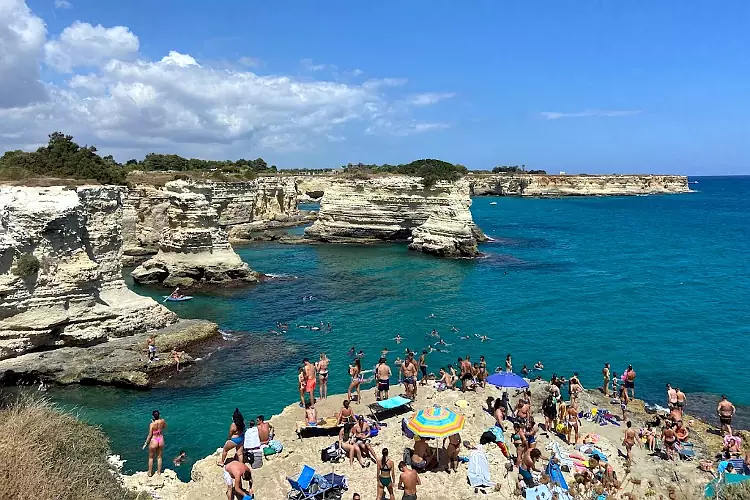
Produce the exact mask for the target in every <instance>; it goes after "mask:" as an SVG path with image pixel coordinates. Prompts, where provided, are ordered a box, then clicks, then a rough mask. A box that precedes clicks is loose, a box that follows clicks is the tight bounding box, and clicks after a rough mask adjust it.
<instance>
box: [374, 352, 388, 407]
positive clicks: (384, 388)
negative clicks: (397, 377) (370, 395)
mask: <svg viewBox="0 0 750 500" xmlns="http://www.w3.org/2000/svg"><path fill="white" fill-rule="evenodd" d="M375 372H376V373H375V376H376V380H377V384H378V400H379V401H382V400H384V399H388V393H389V391H390V388H391V367H390V366H388V363H386V360H385V357H382V358H380V361H379V362H378V366H377V367H376V369H375Z"/></svg>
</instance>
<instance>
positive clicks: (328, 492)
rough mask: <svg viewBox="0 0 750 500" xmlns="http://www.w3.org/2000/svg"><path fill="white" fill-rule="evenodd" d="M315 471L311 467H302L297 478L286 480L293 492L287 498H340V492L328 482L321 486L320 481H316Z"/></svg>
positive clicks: (317, 499)
mask: <svg viewBox="0 0 750 500" xmlns="http://www.w3.org/2000/svg"><path fill="white" fill-rule="evenodd" d="M314 477H315V469H313V468H312V467H310V466H309V465H305V466H304V467H302V472H300V473H299V474H298V475H297V476H296V477H288V478H286V479H287V481H289V485H290V486H291V487H292V491H290V492H289V494H288V495H287V498H288V499H289V500H313V499H314V500H333V499H334V498H340V495H337V494H336V492H337V491H339V492H340V490H339V489H338V488H334V487H333V486H332V485H330V484H329V483H328V482H326V484H324V485H321V484H320V483H319V482H318V481H315V480H314Z"/></svg>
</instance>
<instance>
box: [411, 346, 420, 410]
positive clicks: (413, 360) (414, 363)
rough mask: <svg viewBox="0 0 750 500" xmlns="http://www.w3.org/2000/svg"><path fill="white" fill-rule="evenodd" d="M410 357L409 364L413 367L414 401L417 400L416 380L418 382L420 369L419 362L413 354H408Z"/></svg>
mask: <svg viewBox="0 0 750 500" xmlns="http://www.w3.org/2000/svg"><path fill="white" fill-rule="evenodd" d="M410 356H411V364H412V366H413V367H414V387H413V389H414V399H416V398H417V380H419V370H420V367H419V360H417V359H416V358H415V357H414V353H413V352H412V353H411V354H410Z"/></svg>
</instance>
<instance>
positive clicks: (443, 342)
mask: <svg viewBox="0 0 750 500" xmlns="http://www.w3.org/2000/svg"><path fill="white" fill-rule="evenodd" d="M433 345H444V346H449V345H453V344H448V343H447V342H446V341H445V340H443V339H440V340H438V341H437V342H435V343H434V344H433Z"/></svg>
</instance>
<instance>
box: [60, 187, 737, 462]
mask: <svg viewBox="0 0 750 500" xmlns="http://www.w3.org/2000/svg"><path fill="white" fill-rule="evenodd" d="M697 179H698V181H699V184H697V185H692V184H691V187H692V188H694V189H697V190H699V192H696V193H691V194H686V195H673V196H649V197H624V198H563V199H517V198H476V199H475V200H474V205H473V207H472V212H473V213H474V218H475V220H476V222H477V223H478V224H479V225H480V227H482V229H484V231H485V232H486V233H487V234H488V235H489V236H491V237H492V238H494V239H495V241H494V242H490V243H487V244H484V245H482V247H481V250H482V251H483V252H484V253H485V254H486V257H485V258H482V259H477V260H441V259H436V258H432V257H429V256H425V255H421V254H417V253H412V252H409V251H408V250H407V249H406V245H403V244H384V245H376V246H361V247H358V246H331V245H316V246H304V245H303V246H285V245H278V244H262V245H254V246H248V247H244V248H243V247H240V248H238V252H239V253H240V255H241V256H242V257H243V259H245V260H246V261H247V262H248V263H249V264H250V265H251V267H253V268H254V269H256V270H259V271H262V272H265V273H272V274H275V275H279V276H280V275H291V276H295V277H296V278H294V279H278V280H273V281H271V282H267V283H264V284H262V285H258V286H255V287H252V288H249V289H246V290H243V291H236V292H227V293H225V294H223V295H222V296H214V297H204V296H197V297H196V298H195V299H194V300H193V301H191V302H186V303H170V304H168V306H169V307H171V308H172V309H173V310H174V311H176V312H178V313H179V314H180V315H181V316H183V317H196V318H206V319H210V320H212V321H216V322H217V323H219V324H220V325H221V326H222V328H224V329H227V330H231V331H233V332H235V336H236V338H235V340H234V341H232V342H228V343H227V347H226V348H225V349H223V350H222V351H220V352H219V353H217V354H214V355H213V356H211V357H209V358H207V359H206V360H204V361H203V362H202V363H201V364H200V365H199V366H197V367H193V368H190V369H188V370H186V371H185V372H184V373H183V374H182V376H181V377H180V379H178V380H176V381H173V382H171V383H170V384H167V385H166V386H165V387H163V388H158V389H155V390H152V391H149V392H140V391H128V390H123V389H113V388H96V387H74V388H67V389H63V390H60V391H56V392H54V393H53V396H54V397H55V398H56V399H57V400H58V401H61V402H63V403H64V404H66V405H75V406H78V407H79V408H80V411H81V415H82V417H84V418H85V419H87V420H89V421H91V422H94V423H97V424H100V425H102V427H103V428H104V430H105V431H106V432H107V434H108V435H109V436H110V437H111V438H112V445H113V449H114V450H115V451H116V452H117V453H120V454H122V455H123V457H124V458H126V459H128V460H129V461H128V463H127V467H129V468H131V469H132V468H138V469H141V470H143V468H144V466H145V461H146V456H145V452H141V451H140V444H142V442H143V439H144V438H145V431H146V429H147V425H148V422H149V417H150V412H151V410H152V409H154V408H158V409H159V410H160V411H161V412H162V415H163V416H164V417H165V418H166V419H167V422H168V424H169V428H168V432H167V433H166V443H167V455H169V456H170V457H171V456H172V455H174V454H176V453H177V451H179V449H180V448H184V449H185V450H186V451H187V452H188V455H189V456H190V457H191V458H193V459H197V458H201V457H203V456H205V455H207V454H209V453H210V452H212V451H213V450H215V449H216V448H217V447H218V446H220V445H221V444H222V443H223V441H224V439H225V438H226V432H227V428H228V425H229V423H230V419H231V413H232V411H233V410H234V408H235V406H238V407H239V408H240V409H241V410H242V411H243V413H244V414H245V416H246V417H254V416H255V415H257V414H259V413H264V414H266V416H268V415H270V414H273V413H275V412H278V411H279V410H281V409H282V408H283V407H284V406H286V405H288V404H290V403H292V402H294V401H295V400H296V399H297V397H298V395H297V391H296V367H297V366H298V364H299V362H300V360H301V358H302V357H303V356H309V357H310V358H311V359H315V358H317V355H318V353H319V352H320V351H325V352H327V353H328V356H329V357H330V358H331V359H332V363H331V370H332V372H331V376H330V392H331V393H336V392H344V391H345V390H346V387H347V381H348V377H347V372H346V368H347V362H348V361H349V358H348V357H347V356H346V351H347V350H348V348H349V347H351V346H356V348H357V349H363V350H364V351H365V353H366V356H365V363H364V365H365V368H367V367H370V366H371V365H373V364H374V363H375V362H376V361H377V357H378V355H379V352H380V350H381V349H382V348H384V347H388V348H389V349H392V350H394V351H399V352H398V353H399V354H402V352H401V351H402V350H403V348H404V347H406V346H408V347H410V348H412V349H422V348H423V347H425V346H426V345H427V344H428V342H429V339H427V338H426V337H425V334H426V333H427V332H429V331H430V330H431V329H433V328H436V329H437V330H438V331H439V332H440V333H441V334H443V336H444V338H445V339H446V341H447V342H450V343H453V345H452V346H450V347H448V349H449V350H450V351H451V352H450V353H449V354H440V353H434V354H431V355H430V356H428V362H429V364H430V366H431V369H437V368H438V367H439V365H441V364H444V363H448V362H455V360H456V357H457V356H459V355H460V356H463V355H466V354H470V355H471V356H472V360H478V358H479V355H480V354H484V355H485V356H486V357H487V359H488V363H489V365H490V366H491V367H494V366H496V365H500V364H501V363H502V362H503V359H504V357H505V355H506V354H507V353H512V355H513V360H514V366H515V367H516V370H517V371H518V370H520V368H521V366H522V365H523V364H527V365H529V367H531V365H533V364H534V363H535V362H536V361H537V360H539V359H541V360H543V362H544V364H545V365H546V367H547V369H546V370H545V371H543V372H541V374H542V375H543V376H545V377H549V376H550V375H551V373H552V372H553V371H555V372H557V373H561V374H565V375H569V374H570V373H572V372H573V371H579V372H580V373H581V377H582V381H583V383H584V385H585V386H587V387H588V386H590V387H595V386H596V385H597V384H598V382H599V378H600V377H599V374H600V370H601V366H602V364H603V363H604V362H610V363H612V368H613V370H614V371H616V372H620V371H621V370H623V369H624V368H625V367H626V366H627V364H628V363H632V364H633V365H634V367H635V369H636V372H637V374H638V379H637V387H636V390H637V395H638V396H639V397H644V398H646V399H650V400H661V399H662V397H663V388H664V383H665V382H667V381H670V382H672V383H673V384H677V385H679V386H681V388H682V389H683V390H684V391H685V392H688V393H709V394H716V393H722V392H724V393H727V394H728V395H729V397H730V399H731V400H733V401H734V402H735V403H741V404H750V395H749V394H750V392H749V390H750V382H748V380H747V379H745V378H744V377H742V376H738V372H739V370H741V369H742V368H741V367H742V366H746V364H747V363H748V358H750V354H749V353H748V350H747V345H748V344H747V341H748V338H750V335H749V334H750V324H749V322H748V314H747V305H748V304H750V265H748V258H747V256H748V252H750V178H697ZM492 201H496V202H497V205H490V202H492ZM136 290H137V291H138V292H139V293H143V294H150V295H152V296H154V297H160V296H161V294H162V293H161V292H160V291H153V290H149V289H146V288H141V287H137V288H136ZM310 295H312V296H313V299H312V300H309V301H303V299H302V298H303V297H306V296H310ZM430 314H434V315H435V316H436V318H435V319H426V318H427V316H429V315H430ZM277 320H280V321H285V322H288V323H290V325H294V324H307V325H310V324H315V323H318V322H320V321H324V322H331V323H332V325H333V328H334V329H333V332H331V333H320V332H311V331H309V330H303V329H298V328H290V331H289V333H288V334H287V335H285V336H282V337H277V339H278V341H279V342H283V343H284V345H285V346H291V347H294V348H296V349H298V352H299V354H298V355H295V356H293V358H294V359H288V357H287V355H285V354H279V355H276V354H274V353H273V352H271V353H269V355H268V358H269V361H268V363H265V364H262V365H258V364H255V363H254V364H253V365H250V364H249V363H248V362H247V359H246V357H245V356H243V354H246V353H247V352H248V350H249V349H252V348H253V345H254V343H253V340H252V336H251V334H249V333H246V332H266V331H267V330H268V329H269V328H273V327H274V326H275V323H276V321H277ZM454 325H455V326H456V327H457V328H458V329H459V330H460V332H461V334H462V335H463V334H466V333H468V334H471V335H472V339H471V340H459V339H458V335H456V334H453V333H451V331H450V327H451V326H454ZM243 332H244V333H243ZM397 333H399V334H401V335H402V336H403V337H405V338H406V339H407V340H406V341H405V342H404V343H403V344H402V345H400V346H397V345H396V344H395V342H393V341H392V340H390V339H391V338H392V337H394V336H395V335H396V334H397ZM474 333H480V334H486V335H488V336H489V337H491V338H492V339H493V340H492V341H488V342H484V343H482V342H480V341H479V340H478V339H476V338H473V334H474ZM395 356H396V352H394V353H392V354H391V355H390V356H389V357H390V359H391V360H392V359H394V358H395ZM703 399H705V396H703ZM189 467H190V466H189V465H187V466H183V467H181V468H180V469H181V470H180V471H179V472H180V475H182V476H183V477H187V476H188V475H189Z"/></svg>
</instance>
